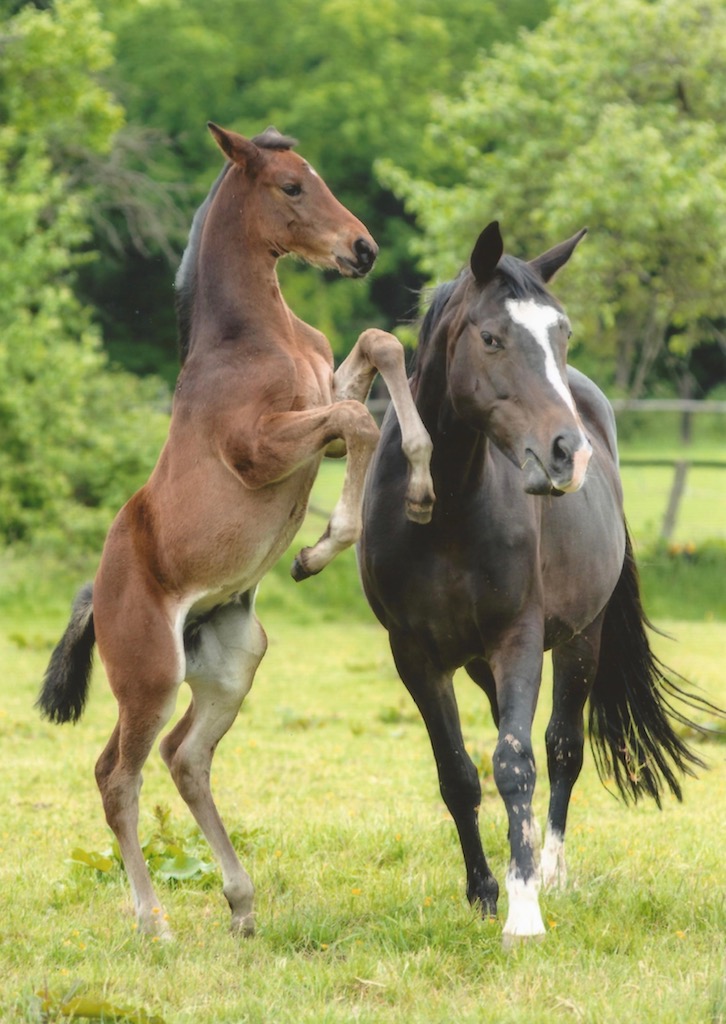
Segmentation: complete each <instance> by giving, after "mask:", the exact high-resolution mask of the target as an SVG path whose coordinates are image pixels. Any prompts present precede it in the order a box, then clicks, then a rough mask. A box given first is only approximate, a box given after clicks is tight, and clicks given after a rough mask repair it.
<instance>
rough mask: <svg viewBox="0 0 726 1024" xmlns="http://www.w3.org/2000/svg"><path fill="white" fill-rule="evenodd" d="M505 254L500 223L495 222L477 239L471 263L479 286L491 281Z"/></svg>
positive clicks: (488, 225)
mask: <svg viewBox="0 0 726 1024" xmlns="http://www.w3.org/2000/svg"><path fill="white" fill-rule="evenodd" d="M503 252H504V242H503V241H502V235H501V232H500V231H499V221H498V220H493V221H492V222H491V224H487V226H486V227H485V228H484V230H483V231H482V233H481V234H480V235H479V237H478V238H477V240H476V245H475V246H474V250H473V252H472V254H471V259H470V261H469V265H470V266H471V272H472V274H473V275H474V277H475V278H476V280H477V281H478V282H479V284H487V282H489V281H491V279H492V278H493V277H494V271H495V270H496V269H497V263H499V260H500V259H501V258H502V253H503Z"/></svg>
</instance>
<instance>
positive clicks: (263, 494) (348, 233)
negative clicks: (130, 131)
mask: <svg viewBox="0 0 726 1024" xmlns="http://www.w3.org/2000/svg"><path fill="white" fill-rule="evenodd" d="M210 129H211V132H212V134H213V136H214V138H215V140H216V141H217V143H218V145H219V147H220V148H221V150H222V151H223V153H224V154H225V156H226V157H227V162H226V164H225V166H224V169H223V171H222V173H221V174H220V175H219V177H218V178H217V181H216V182H215V184H214V185H213V186H212V190H211V191H210V193H209V196H208V197H207V200H206V201H205V203H204V204H203V205H202V206H201V207H200V209H199V211H198V212H197V215H196V216H195V218H194V221H193V224H192V230H191V234H190V237H189V244H188V246H187V250H186V252H185V254H184V258H183V260H182V265H181V268H180V270H179V274H178V276H177V294H178V299H179V314H180V328H181V339H180V340H181V349H182V357H183V363H184V365H183V368H182V371H181V373H180V375H179V379H178V382H177V386H176V392H175V395H174V404H173V407H172V415H171V424H170V428H169V438H168V440H167V442H166V445H165V446H164V449H163V451H162V452H161V455H160V456H159V461H158V462H157V465H156V467H155V469H154V471H153V473H152V474H151V477H150V478H149V480H148V481H147V483H146V484H144V486H143V487H142V488H141V489H140V490H139V491H138V492H137V493H136V494H135V495H133V497H131V498H130V500H129V501H128V502H127V503H126V505H124V507H123V508H122V509H121V511H120V512H119V514H118V515H117V517H116V519H115V520H114V523H113V525H112V526H111V529H110V531H109V534H108V537H107V539H106V544H105V547H104V551H103V555H102V558H101V564H100V566H99V569H98V573H97V575H96V579H95V581H94V583H93V587H92V588H86V589H84V590H82V591H81V593H80V594H79V596H78V598H77V600H76V603H75V606H74V609H73V614H72V616H71V621H70V623H69V625H68V627H67V629H66V632H65V634H64V636H63V637H62V639H61V641H60V643H59V644H58V646H57V647H56V649H55V651H54V652H53V655H52V657H51V661H50V665H49V666H48V670H47V672H46V677H45V682H44V685H43V689H42V692H41V695H40V698H39V704H40V707H41V709H42V710H43V712H44V713H45V714H46V715H47V716H48V717H49V718H50V719H51V720H53V721H56V722H67V721H76V720H77V719H78V718H79V717H80V715H81V713H82V711H83V707H84V704H85V701H86V697H87V693H88V682H89V674H90V667H91V655H92V651H93V647H94V644H95V643H97V644H98V649H99V653H100V655H101V659H102V661H103V664H104V667H105V669H106V674H107V676H108V680H109V683H110V685H111V689H112V690H113V693H114V695H115V697H116V699H117V701H118V707H119V718H118V724H117V725H116V728H115V729H114V731H113V734H112V736H111V739H110V740H109V742H108V745H107V746H106V749H105V750H104V752H103V753H102V754H101V757H100V758H99V760H98V763H97V765H96V779H97V782H98V785H99V788H100V790H101V795H102V798H103V805H104V809H105V812H106V819H107V821H108V823H109V825H110V826H111V828H112V829H113V831H114V833H115V835H116V837H117V839H118V843H119V847H120V849H121V854H122V856H123V860H124V865H125V867H126V872H127V874H128V877H129V881H130V884H131V889H132V892H133V896H134V903H135V907H136V916H137V921H138V926H139V929H140V930H142V931H145V932H151V933H156V934H158V935H161V936H165V935H166V934H168V927H167V924H166V922H165V917H164V914H163V913H162V911H161V907H160V904H159V901H158V899H157V897H156V895H155V893H154V889H153V887H152V884H151V879H150V877H149V871H148V868H147V866H146V863H145V861H144V857H143V854H142V851H141V847H140V845H139V839H138V834H137V825H138V807H139V790H140V788H141V769H142V767H143V765H144V762H145V761H146V758H147V756H148V754H149V751H150V750H151V747H152V744H153V743H154V741H155V739H156V737H157V736H158V735H159V732H160V731H161V730H162V729H163V727H164V725H165V724H166V722H167V721H168V719H169V717H170V716H171V714H172V712H173V710H174V706H175V703H176V699H177V693H178V690H179V687H180V685H181V683H182V682H183V681H184V680H186V681H187V682H188V683H189V686H190V688H191V691H192V701H191V704H190V705H189V707H188V709H187V711H186V712H185V714H184V715H183V716H182V718H181V719H180V721H179V722H178V723H177V724H176V726H175V727H174V728H173V729H172V730H171V732H170V733H169V734H168V735H167V736H166V737H165V738H164V740H163V742H162V745H161V753H162V757H163V758H164V760H165V762H166V764H167V765H168V767H169V770H170V771H171V774H172V777H173V779H174V782H175V783H176V785H177V787H178V789H179V792H180V793H181V795H182V797H183V798H184V800H185V801H186V803H187V804H188V806H189V808H190V810H191V811H192V813H193V815H194V817H195V818H196V820H197V822H198V823H199V826H200V828H201V829H202V830H203V832H204V833H205V835H206V836H207V839H208V840H209V844H210V846H211V847H212V850H213V851H214V853H215V854H216V856H217V859H218V860H219V862H220V865H221V868H222V876H223V880H224V894H225V896H226V897H227V900H228V902H229V905H230V908H231V911H232V928H233V930H235V931H238V932H241V933H243V934H244V933H248V932H250V931H251V930H252V928H253V924H254V914H253V909H252V906H253V889H252V883H251V881H250V879H249V876H248V875H247V873H246V871H245V870H244V868H243V867H242V865H241V864H240V862H239V859H238V857H237V854H236V852H235V850H234V847H233V846H232V843H231V842H230V840H229V837H228V835H227V833H226V831H225V829H224V826H223V824H222V821H221V819H220V817H219V814H218V812H217V808H216V806H215V804H214V800H213V799H212V793H211V790H210V781H209V777H210V770H211V764H212V757H213V756H214V752H215V749H216V747H217V744H218V743H219V741H220V739H221V738H222V736H224V734H225V733H226V732H227V730H228V729H229V728H230V726H231V725H232V723H233V722H234V720H235V718H236V716H237V712H238V711H239V708H240V705H241V704H242V701H243V700H244V698H245V695H246V694H247V692H248V690H249V688H250V686H251V685H252V680H253V678H254V674H255V670H256V669H257V666H258V664H259V663H260V660H261V659H262V656H263V655H264V653H265V648H266V646H267V640H266V637H265V633H264V630H263V629H262V626H261V625H260V623H259V622H258V620H257V617H256V615H255V610H254V604H255V591H256V589H257V584H258V582H259V581H260V579H261V578H262V577H263V576H264V574H265V573H266V572H267V570H268V569H269V568H270V567H271V566H272V565H273V564H274V563H275V562H276V561H277V559H278V558H279V557H280V556H281V555H282V554H283V552H284V551H285V549H286V548H287V546H288V544H289V543H290V542H291V541H292V538H293V537H294V535H295V533H296V532H297V529H298V527H299V525H300V523H301V522H302V520H303V517H304V515H305V508H306V505H307V500H308V495H309V493H310V488H311V487H312V485H313V481H314V480H315V476H316V473H317V470H318V467H319V465H320V461H321V459H322V458H323V455H324V454H326V453H329V454H331V453H332V452H331V449H334V452H335V454H338V455H340V454H342V453H344V452H345V451H346V450H347V453H348V464H347V468H346V475H345V480H344V482H343V490H342V494H341V497H340V500H339V501H338V503H337V505H336V506H335V508H334V509H333V512H332V514H331V517H330V522H329V524H328V528H327V530H326V531H325V533H324V534H323V536H322V537H321V538H320V540H319V541H318V543H317V544H315V545H313V546H312V547H309V548H304V549H303V550H302V551H301V552H300V553H299V555H298V557H297V559H296V560H295V563H294V566H293V575H294V576H295V578H296V579H298V580H300V579H304V578H305V577H307V576H310V575H312V574H313V573H317V572H320V570H321V569H323V568H324V567H325V565H327V563H328V562H329V561H330V560H331V559H332V558H333V557H334V556H335V555H336V554H337V553H338V552H339V551H341V550H342V549H343V548H345V547H347V546H349V545H351V544H353V543H355V541H356V540H357V539H358V536H359V535H360V529H361V503H362V498H363V482H364V478H365V473H366V469H367V466H368V463H369V461H370V458H371V455H372V453H373V450H374V448H375V446H376V443H377V440H378V428H377V427H376V424H375V422H374V421H373V419H372V417H371V415H370V413H369V412H368V410H367V409H366V407H365V406H364V405H363V404H362V403H363V401H364V400H365V397H366V395H367V393H368V390H369V388H370V385H371V382H372V380H373V377H374V376H375V374H376V372H377V371H379V372H380V373H381V374H382V376H383V377H384V379H385V380H386V383H387V384H388V387H389V390H390V392H391V397H392V400H393V403H394V405H395V407H396V408H397V409H398V410H399V413H400V416H401V429H402V437H403V441H402V443H403V446H404V448H405V450H406V458H407V459H409V460H410V465H411V477H410V483H409V486H408V488H407V489H406V498H405V502H406V509H407V511H406V513H405V514H406V515H408V516H411V517H412V518H414V519H416V520H417V521H419V522H426V521H427V520H428V519H429V518H430V517H431V506H432V504H433V492H432V490H431V476H430V474H429V460H430V456H431V442H430V439H429V437H428V435H427V434H426V431H425V430H424V428H423V425H422V424H421V420H420V418H419V416H418V413H417V412H416V409H415V407H414V405H413V401H412V398H411V393H410V391H409V388H408V382H407V380H406V372H405V364H404V358H403V350H402V349H401V346H400V344H399V343H398V341H397V340H396V339H395V338H394V337H393V335H390V334H386V333H385V332H384V331H379V330H375V329H372V330H368V331H364V332H363V334H362V335H361V336H360V338H359V339H358V341H357V342H356V344H355V345H354V346H353V349H352V351H351V353H350V355H349V356H348V357H347V358H346V359H345V360H344V362H343V363H342V365H341V366H340V367H339V368H338V369H337V370H336V371H335V372H333V354H332V351H331V349H330V345H329V344H328V341H327V339H326V338H325V337H324V336H323V335H322V334H321V333H320V332H319V331H317V330H315V329H314V328H313V327H310V326H309V325H308V324H306V323H304V322H303V321H302V320H299V319H298V318H297V317H296V316H295V315H294V314H293V313H292V311H291V310H290V309H289V308H288V306H287V305H286V303H285V301H284V300H283V297H282V295H281V293H280V288H279V285H278V281H277V273H276V266H277V261H278V259H279V258H280V256H283V255H285V254H286V253H295V254H296V255H298V256H300V257H301V258H302V259H305V260H307V261H308V262H310V263H315V264H317V265H319V266H323V267H326V268H330V269H337V270H339V271H340V272H341V273H342V274H343V275H344V276H346V277H362V276H363V275H364V274H366V273H368V271H369V270H370V269H371V267H372V266H373V262H374V260H375V257H376V252H377V248H376V245H375V242H374V241H373V239H372V238H371V236H370V235H369V233H368V231H367V230H366V229H365V227H364V226H363V224H361V222H360V221H359V220H358V219H357V218H356V217H354V216H353V214H352V213H350V212H349V211H348V210H346V209H345V207H344V206H342V205H341V204H340V203H339V202H338V200H337V199H336V198H335V197H334V196H333V194H332V193H331V191H330V189H329V188H328V187H327V185H326V184H325V182H324V181H323V180H322V178H321V177H320V176H319V175H318V174H316V172H315V171H314V170H313V168H312V167H310V165H309V164H308V163H306V161H305V160H303V159H302V157H301V156H299V155H298V154H297V153H294V152H293V151H292V149H293V146H294V145H295V140H294V139H290V138H287V137H285V136H282V135H280V133H279V132H277V131H275V130H274V129H268V130H267V131H266V132H264V133H263V134H262V135H260V136H257V137H256V138H254V139H246V138H244V137H243V136H241V135H237V134H236V133H235V132H230V131H225V130H224V129H222V128H219V127H218V126H217V125H212V124H210Z"/></svg>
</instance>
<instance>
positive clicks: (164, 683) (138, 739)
mask: <svg viewBox="0 0 726 1024" xmlns="http://www.w3.org/2000/svg"><path fill="white" fill-rule="evenodd" d="M109 550H111V549H109ZM109 564H111V563H110V562H108V561H107V563H106V564H105V565H104V564H103V563H102V566H101V569H100V570H99V573H98V576H97V577H96V584H95V586H94V594H93V613H94V622H95V625H96V635H97V639H98V647H99V652H100V654H101V657H102V660H103V663H104V667H105V669H106V674H107V676H108V681H109V683H110V686H111V689H112V690H113V693H114V696H115V697H116V700H117V701H118V706H119V718H118V724H117V725H116V728H115V729H114V731H113V734H112V736H111V739H110V740H109V742H108V744H107V746H106V749H105V750H104V752H103V753H102V754H101V757H100V758H99V759H98V762H97V764H96V781H97V783H98V788H99V789H100V791H101V798H102V800H103V807H104V811H105V813H106V820H107V822H108V824H109V826H110V827H111V829H112V830H113V832H114V834H115V836H116V838H117V840H118V844H119V847H120V850H121V856H122V858H123V862H124V867H125V868H126V874H127V875H128V879H129V884H130V886H131V891H132V894H133V898H134V906H135V909H136V919H137V924H138V928H139V931H140V932H143V933H145V934H150V935H158V936H160V937H163V938H166V937H168V936H169V934H170V933H169V928H168V925H167V923H166V917H165V915H164V912H163V909H162V907H161V904H160V903H159V900H158V899H157V896H156V893H155V892H154V888H153V886H152V884H151V878H150V876H149V869H148V868H147V866H146V862H145V860H144V855H143V852H142V850H141V846H140V844H139V836H138V820H139V793H140V790H141V783H142V778H141V770H142V768H143V766H144V763H145V762H146V759H147V757H148V756H149V752H150V750H151V748H152V746H153V744H154V740H155V739H156V737H157V736H158V734H159V732H160V731H161V729H162V728H163V727H164V725H165V724H166V722H167V721H168V720H169V718H170V716H171V714H172V712H173V710H174V705H175V702H176V694H177V690H178V688H179V684H180V682H181V679H182V675H181V664H180V657H179V649H178V646H177V643H176V641H175V637H174V632H173V629H172V627H171V625H170V622H169V618H168V615H167V614H166V611H165V609H164V607H163V605H162V603H161V602H160V601H159V600H156V599H155V598H152V597H151V596H150V595H149V593H148V592H147V591H146V590H145V589H144V588H143V586H141V585H139V586H138V587H135V588H133V589H132V588H131V587H130V585H129V584H128V583H127V586H126V587H125V588H121V589H119V587H118V584H117V580H116V577H115V576H114V574H113V572H112V571H111V570H110V569H109V568H108V565H109Z"/></svg>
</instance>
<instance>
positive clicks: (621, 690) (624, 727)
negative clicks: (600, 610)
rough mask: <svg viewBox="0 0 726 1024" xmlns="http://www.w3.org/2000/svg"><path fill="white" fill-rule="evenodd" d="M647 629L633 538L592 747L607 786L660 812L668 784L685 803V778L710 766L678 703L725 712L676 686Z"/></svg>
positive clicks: (612, 613) (594, 707)
mask: <svg viewBox="0 0 726 1024" xmlns="http://www.w3.org/2000/svg"><path fill="white" fill-rule="evenodd" d="M647 628H652V626H651V624H650V623H649V622H648V619H647V617H646V615H645V613H644V611H643V607H642V604H641V601H640V588H639V584H638V571H637V568H636V565H635V558H634V556H633V548H632V543H631V540H630V537H629V536H627V534H626V548H625V561H624V563H623V568H622V572H621V574H620V579H619V580H618V583H617V586H616V587H615V590H614V591H613V595H612V597H611V598H610V602H609V604H608V606H607V610H606V612H605V620H604V623H603V631H602V641H601V645H600V662H599V665H598V671H597V675H596V677H595V683H594V685H593V689H592V694H591V695H590V742H591V744H592V749H593V754H594V756H595V763H596V765H597V770H598V773H599V775H600V778H601V779H602V780H603V781H607V780H610V779H612V780H614V782H615V784H616V786H617V788H618V790H619V791H620V794H621V796H622V797H623V799H624V800H625V801H626V802H629V801H631V800H632V801H633V802H635V801H636V800H637V799H638V798H639V797H640V796H641V795H643V794H645V795H646V796H651V797H653V799H654V800H655V802H656V803H657V804H658V806H659V807H660V805H661V793H662V792H663V788H664V785H665V786H666V787H667V788H668V789H670V790H671V792H672V793H674V794H675V796H676V797H678V799H679V800H680V799H681V798H682V794H681V787H680V782H679V776H680V775H682V774H684V773H685V774H687V775H695V771H694V769H695V768H698V767H704V763H703V761H702V760H701V758H700V757H698V755H697V754H695V753H694V752H693V751H692V750H691V749H690V747H689V746H688V744H687V743H686V742H685V741H684V740H683V739H682V738H681V736H679V735H678V733H677V732H676V730H675V728H674V724H680V725H681V726H682V727H685V728H686V729H689V730H691V729H695V730H697V731H698V728H699V727H698V726H697V725H696V724H695V723H694V722H692V721H691V720H690V719H689V718H688V717H687V716H686V715H685V714H684V713H683V711H682V710H679V708H678V707H676V706H675V705H674V701H675V702H678V703H680V704H682V705H683V704H685V705H686V706H687V707H690V708H693V709H700V710H706V711H708V712H710V713H716V714H723V712H720V711H719V709H718V708H716V707H714V706H713V705H711V704H709V703H708V701H705V700H703V699H701V698H699V697H695V696H693V694H690V693H688V692H687V691H686V690H684V689H682V688H681V687H680V686H678V685H677V684H676V683H675V682H673V680H672V679H671V678H670V673H669V670H668V668H667V667H666V666H665V665H663V663H662V662H661V661H659V660H658V658H656V656H655V655H654V654H653V652H652V651H651V649H650V644H649V642H648V635H647V632H646V629H647ZM681 681H682V682H685V680H681Z"/></svg>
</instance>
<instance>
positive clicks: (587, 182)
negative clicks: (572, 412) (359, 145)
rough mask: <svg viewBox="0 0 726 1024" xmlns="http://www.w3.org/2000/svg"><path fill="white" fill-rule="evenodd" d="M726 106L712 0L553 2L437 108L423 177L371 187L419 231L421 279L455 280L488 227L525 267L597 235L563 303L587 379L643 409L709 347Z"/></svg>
mask: <svg viewBox="0 0 726 1024" xmlns="http://www.w3.org/2000/svg"><path fill="white" fill-rule="evenodd" d="M725 93H726V8H724V6H723V4H722V3H721V2H720V0H702V2H699V3H698V4H697V5H691V4H683V3H680V2H678V0H612V2H611V3H608V4H606V5H603V4H601V3H600V2H599V0H562V2H561V3H559V4H558V5H557V7H556V9H555V12H554V13H553V15H552V16H551V17H550V18H549V19H548V20H547V21H545V22H543V23H542V24H541V25H539V26H538V27H537V28H536V29H535V30H534V31H532V32H530V33H527V34H524V35H522V37H521V38H520V39H519V40H518V42H517V43H516V44H505V45H501V46H498V47H496V48H495V50H494V52H493V54H492V55H491V57H490V58H486V59H483V60H482V61H481V62H480V65H479V67H478V68H477V69H476V71H474V72H472V73H471V74H470V75H468V76H467V77H466V79H465V82H464V85H463V90H462V92H461V94H460V95H458V96H457V97H456V98H453V99H449V100H447V101H446V102H444V103H442V104H441V105H440V107H439V110H438V114H437V117H436V119H435V121H434V123H433V124H432V125H431V127H430V129H429V138H430V140H431V147H430V149H429V154H430V155H431V158H430V159H429V162H428V165H427V166H425V167H423V168H422V169H421V171H420V172H419V173H415V174H412V173H411V172H410V169H408V168H402V167H401V166H395V165H394V163H393V162H388V163H383V164H381V165H380V173H381V177H382V179H383V180H384V181H385V182H386V183H387V184H389V185H390V186H391V187H393V188H394V189H395V190H396V191H397V192H398V193H399V194H400V195H401V196H402V197H404V198H405V201H406V205H407V208H408V210H409V211H410V212H411V213H412V214H413V215H415V217H416V219H417V222H418V223H419V225H420V226H421V227H422V229H423V238H422V240H421V242H420V244H419V245H418V252H419V255H420V259H421V266H422V268H423V270H424V272H425V273H426V274H427V275H428V276H429V277H430V278H436V277H439V276H441V275H450V274H451V273H452V272H453V271H454V270H455V269H456V268H457V267H458V266H459V265H460V264H461V262H462V261H463V258H464V257H465V256H466V254H467V251H468V249H467V247H468V246H470V245H471V243H472V241H473V239H474V238H475V237H476V233H477V232H478V231H479V230H480V228H481V227H482V225H483V224H484V223H486V222H487V221H488V220H491V219H492V218H494V217H498V218H499V219H500V220H501V221H502V222H503V231H504V237H505V239H506V241H507V244H508V248H509V249H510V251H512V252H515V253H523V254H524V253H529V254H534V253H536V252H537V251H538V250H539V249H542V248H545V247H547V246H548V245H550V244H552V243H553V241H556V240H557V239H558V238H560V237H565V236H567V235H569V234H572V233H573V232H574V231H575V230H576V229H577V228H579V227H580V226H582V225H589V227H590V229H591V233H590V235H589V236H588V239H587V243H586V248H585V249H583V250H582V252H581V253H580V254H579V256H578V259H577V260H573V261H572V265H571V266H570V267H568V270H567V274H566V275H563V280H562V283H561V285H558V290H559V292H560V294H562V296H563V298H565V299H566V301H567V302H568V304H569V307H570V310H571V312H574V313H575V314H576V319H577V322H578V325H579V334H580V336H581V337H584V338H585V342H584V345H585V346H586V350H585V352H584V353H583V355H584V357H585V360H586V363H588V364H590V365H592V364H599V372H600V375H601V378H602V377H604V376H607V371H608V369H609V373H610V376H611V381H612V383H614V384H615V385H616V386H617V387H618V388H619V389H620V390H621V391H622V392H624V393H628V394H631V395H635V396H637V395H639V394H641V393H642V392H643V390H644V389H645V388H647V386H648V384H649V382H651V383H652V371H653V367H654V365H655V364H656V362H657V361H658V360H659V359H661V360H662V359H663V356H664V354H665V353H670V354H671V356H672V357H674V358H675V361H677V362H679V364H680V366H681V368H683V367H684V366H685V361H684V359H683V358H681V357H684V356H685V355H686V354H687V353H688V352H689V351H690V350H691V349H692V348H693V346H694V345H696V344H698V343H699V342H704V341H709V340H712V339H714V338H715V337H716V330H715V327H714V319H715V318H716V317H718V316H721V315H722V309H723V305H722V303H723V300H722V285H721V282H722V281H723V279H724V274H725V273H726V113H725V112H724V111H725V108H724V105H723V100H722V98H723V96H724V94H725ZM434 143H435V145H434ZM438 154H446V161H445V163H444V162H443V161H442V160H441V158H440V156H439V155H438ZM452 175H453V176H455V178H456V181H455V182H454V183H452Z"/></svg>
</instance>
